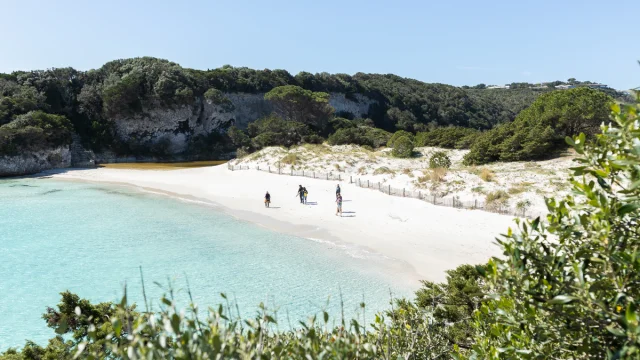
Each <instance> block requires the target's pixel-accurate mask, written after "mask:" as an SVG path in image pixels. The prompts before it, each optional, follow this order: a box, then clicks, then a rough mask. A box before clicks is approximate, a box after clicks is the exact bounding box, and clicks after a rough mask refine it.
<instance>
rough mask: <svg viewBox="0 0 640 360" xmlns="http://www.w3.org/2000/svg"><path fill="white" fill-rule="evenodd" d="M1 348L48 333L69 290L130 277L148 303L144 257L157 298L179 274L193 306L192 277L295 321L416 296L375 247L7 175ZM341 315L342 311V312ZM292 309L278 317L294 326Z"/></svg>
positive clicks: (207, 289) (92, 292)
mask: <svg viewBox="0 0 640 360" xmlns="http://www.w3.org/2000/svg"><path fill="white" fill-rule="evenodd" d="M0 205H1V206H0V229H1V232H0V254H1V257H2V261H0V293H1V294H2V296H1V297H0V318H2V319H3V321H2V325H0V350H2V349H6V348H7V347H15V346H18V347H20V346H23V345H24V341H25V340H26V339H30V340H34V341H36V342H38V343H41V344H44V342H45V341H46V339H48V338H50V337H52V336H53V331H52V330H50V329H48V328H47V327H46V326H45V323H44V321H43V320H42V319H41V318H40V317H41V314H42V313H44V312H45V310H46V307H47V306H54V305H55V304H57V303H58V301H59V295H58V294H59V293H60V292H61V291H64V290H67V289H68V290H70V291H72V292H76V293H77V294H78V295H79V296H81V297H83V298H87V299H89V300H91V301H94V302H98V301H116V300H119V298H120V297H121V296H122V294H123V287H124V285H125V283H126V286H127V289H128V293H129V295H130V298H131V300H132V301H134V302H137V303H138V304H142V294H141V293H142V291H141V285H140V275H139V267H140V266H141V267H142V269H143V271H144V274H145V284H146V288H147V295H148V297H149V298H150V299H153V300H154V301H155V302H156V304H157V301H158V299H159V297H160V295H161V294H162V293H163V290H162V289H160V288H158V287H157V286H155V285H153V283H154V282H159V283H161V284H163V285H167V283H168V282H171V283H172V284H173V287H174V288H175V289H179V290H180V289H181V291H179V297H178V299H180V297H182V301H181V304H182V305H183V306H186V305H187V301H186V294H185V291H184V290H185V288H186V281H187V280H188V281H189V284H190V288H191V291H192V293H193V295H194V300H195V302H196V303H198V304H199V305H200V306H201V307H207V306H215V305H217V304H218V303H220V302H222V299H221V297H220V295H219V294H220V293H226V294H227V295H228V296H229V297H230V298H231V299H235V301H236V302H237V303H238V305H239V308H240V311H241V315H242V316H243V317H245V318H246V317H251V316H253V315H254V314H255V313H256V312H257V310H258V304H259V303H260V302H264V303H266V304H267V305H268V306H270V307H277V308H279V314H281V315H282V314H285V313H288V316H289V318H290V319H289V320H290V321H291V322H292V323H296V322H297V321H298V320H305V319H306V318H307V317H308V316H311V315H313V314H316V313H318V312H319V311H321V310H322V309H327V310H328V311H329V312H330V313H331V314H332V316H337V315H338V314H339V313H340V294H342V300H343V301H344V309H345V315H346V316H347V317H357V316H359V317H362V312H361V311H360V309H359V304H360V303H361V302H362V301H363V299H364V302H365V303H366V304H367V310H366V312H365V313H366V316H367V318H366V319H365V320H366V321H367V322H369V321H370V320H371V319H372V316H373V313H374V312H376V311H381V310H384V309H386V308H387V307H388V303H389V299H390V292H392V293H393V294H394V296H411V292H412V290H413V289H409V288H407V286H406V285H401V284H403V283H402V282H400V281H395V279H394V278H393V276H391V275H389V274H384V273H383V272H381V271H379V270H376V268H377V267H376V263H377V262H379V261H381V260H380V259H378V258H377V256H376V255H375V254H366V253H364V254H363V253H358V254H354V253H353V252H352V251H347V250H345V249H344V248H342V247H340V246H335V244H331V243H326V242H321V241H311V240H309V239H303V238H300V237H295V236H291V235H285V234H281V233H278V232H273V231H270V230H267V229H264V228H262V227H258V226H255V225H252V224H250V223H246V222H243V221H240V220H237V219H235V218H233V217H231V216H229V215H227V214H224V213H223V212H222V211H220V210H218V209H215V208H212V207H211V206H204V205H202V204H196V203H189V202H184V201H179V200H176V199H172V198H168V197H166V196H162V195H158V194H152V193H145V192H141V191H137V190H135V189H132V188H129V187H124V186H116V185H102V184H100V185H95V184H88V183H76V182H67V181H60V180H53V179H35V178H28V179H9V180H2V181H0ZM334 319H336V318H334ZM286 322H287V320H284V319H280V323H281V324H280V325H281V326H284V327H286Z"/></svg>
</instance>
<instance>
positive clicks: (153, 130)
mask: <svg viewBox="0 0 640 360" xmlns="http://www.w3.org/2000/svg"><path fill="white" fill-rule="evenodd" d="M225 96H226V98H227V99H228V100H229V101H230V104H232V105H230V104H229V103H224V104H214V103H213V102H211V101H210V100H205V99H202V98H198V99H197V100H196V101H195V102H194V104H193V105H183V106H175V107H172V108H165V107H159V106H157V107H156V106H154V107H149V108H146V109H143V111H142V112H141V113H138V114H136V115H133V116H121V117H117V118H114V119H111V120H112V122H113V124H114V128H115V131H116V134H117V136H118V137H119V138H121V139H122V140H124V141H127V142H136V143H158V142H161V141H162V142H165V143H166V144H167V147H168V149H167V151H168V152H169V153H171V154H179V153H181V152H183V151H185V150H186V149H187V147H188V145H189V141H190V140H191V139H192V138H193V137H195V136H198V135H207V134H210V133H211V132H213V131H215V130H218V129H220V128H222V127H224V126H227V125H231V124H234V125H236V126H237V127H239V128H246V127H247V125H248V124H249V123H250V122H252V121H255V120H257V119H259V118H260V117H262V116H265V115H268V114H270V113H271V112H272V111H273V107H272V105H271V104H270V103H269V102H268V101H266V100H264V93H257V94H249V93H227V94H225ZM352 98H353V99H348V98H347V97H346V96H345V94H342V93H332V94H331V97H330V100H329V103H330V104H331V106H333V108H334V109H335V110H336V113H349V114H351V115H352V116H354V117H363V116H366V115H367V113H368V112H369V107H370V106H371V104H373V103H374V101H373V100H371V99H369V98H367V97H366V96H363V95H360V94H356V95H354V96H353V97H352Z"/></svg>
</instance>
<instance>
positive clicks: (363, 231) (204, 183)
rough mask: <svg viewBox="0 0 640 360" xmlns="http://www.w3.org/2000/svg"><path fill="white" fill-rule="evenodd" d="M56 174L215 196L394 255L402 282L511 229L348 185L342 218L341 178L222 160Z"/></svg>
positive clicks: (232, 208)
mask: <svg viewBox="0 0 640 360" xmlns="http://www.w3.org/2000/svg"><path fill="white" fill-rule="evenodd" d="M53 176H54V177H55V178H59V179H67V180H82V181H92V182H110V183H120V184H129V185H133V186H137V187H142V188H145V189H147V190H155V191H159V192H167V193H172V194H176V195H178V196H182V197H189V198H197V199H203V200H206V201H210V202H213V203H215V204H218V205H220V206H222V207H224V209H225V210H226V211H227V212H229V213H230V214H231V215H234V216H236V217H238V218H241V219H243V220H247V221H250V222H254V223H257V224H260V225H263V226H266V227H269V228H272V229H274V230H277V231H282V232H287V233H291V234H295V235H298V236H302V237H306V238H312V239H316V240H321V241H326V242H327V244H328V246H338V245H340V244H348V245H350V246H357V247H359V248H361V249H366V250H368V251H371V252H373V253H376V254H382V255H384V256H386V257H388V258H390V259H392V260H390V261H392V262H393V263H394V264H395V265H394V266H395V269H394V270H397V271H398V276H399V277H400V278H399V279H398V280H399V281H401V280H406V281H411V282H414V283H415V282H416V281H417V279H426V280H435V281H440V280H444V279H445V273H444V271H445V270H447V269H452V268H455V267H456V266H458V265H460V264H464V263H469V264H477V263H483V262H485V261H487V259H488V258H489V257H490V256H493V255H499V250H498V248H497V246H496V245H494V238H495V237H496V236H497V235H498V234H500V233H503V232H505V231H506V230H507V228H508V227H509V226H513V222H512V220H513V219H512V217H511V216H504V215H497V214H492V213H488V212H482V211H471V210H460V209H454V208H448V207H441V206H433V205H430V204H428V203H425V202H423V201H418V200H415V199H407V198H398V197H392V196H387V195H384V194H382V193H380V192H377V191H371V190H367V189H361V188H357V187H355V186H353V185H349V184H344V183H343V184H341V186H342V193H343V197H344V200H345V202H344V212H345V213H344V217H338V216H336V215H335V203H334V200H335V186H336V182H331V181H325V180H315V179H308V178H300V177H290V176H279V175H274V174H268V173H264V172H258V171H253V170H250V171H235V172H234V171H230V170H228V169H227V167H226V166H224V165H222V166H214V167H204V168H195V169H181V170H172V171H166V170H164V171H163V170H130V169H109V168H98V169H88V170H69V171H64V172H59V173H56V174H54V175H53ZM299 184H302V185H303V186H306V187H307V189H308V190H309V198H308V202H309V204H308V205H302V204H300V203H299V200H298V198H296V196H295V194H296V191H297V188H298V185H299ZM267 190H268V191H269V192H270V193H271V195H272V207H271V208H270V209H266V208H265V207H264V204H263V196H264V193H265V191H267ZM256 241H259V239H256ZM329 244H332V245H329Z"/></svg>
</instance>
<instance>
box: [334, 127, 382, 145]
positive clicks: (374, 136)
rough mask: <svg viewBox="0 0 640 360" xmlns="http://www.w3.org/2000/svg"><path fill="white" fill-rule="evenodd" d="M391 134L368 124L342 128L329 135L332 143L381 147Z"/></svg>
mask: <svg viewBox="0 0 640 360" xmlns="http://www.w3.org/2000/svg"><path fill="white" fill-rule="evenodd" d="M390 138H391V134H390V133H388V132H386V131H384V130H382V129H376V128H372V127H368V126H361V127H357V128H348V129H340V130H338V131H336V132H335V133H334V134H331V135H330V136H329V139H328V141H329V144H331V145H348V144H353V145H361V146H364V145H367V146H371V147H372V148H379V147H381V146H384V145H386V144H387V142H388V141H389V139H390Z"/></svg>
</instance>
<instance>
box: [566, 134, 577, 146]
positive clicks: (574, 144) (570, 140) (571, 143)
mask: <svg viewBox="0 0 640 360" xmlns="http://www.w3.org/2000/svg"><path fill="white" fill-rule="evenodd" d="M564 141H565V142H566V143H567V144H569V146H576V143H575V142H574V141H573V139H572V138H571V137H570V136H567V137H565V138H564Z"/></svg>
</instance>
